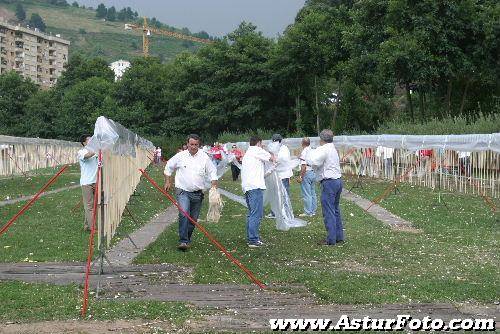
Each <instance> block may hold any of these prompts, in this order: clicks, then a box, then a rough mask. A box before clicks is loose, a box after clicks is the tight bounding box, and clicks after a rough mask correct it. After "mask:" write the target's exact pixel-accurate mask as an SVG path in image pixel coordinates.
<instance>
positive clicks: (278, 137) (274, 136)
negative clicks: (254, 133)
mask: <svg viewBox="0 0 500 334" xmlns="http://www.w3.org/2000/svg"><path fill="white" fill-rule="evenodd" d="M282 140H283V137H282V136H281V135H280V134H279V133H275V134H274V135H273V136H272V137H271V141H273V142H276V141H277V142H279V143H281V141H282Z"/></svg>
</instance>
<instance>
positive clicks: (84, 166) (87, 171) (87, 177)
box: [77, 148, 98, 186]
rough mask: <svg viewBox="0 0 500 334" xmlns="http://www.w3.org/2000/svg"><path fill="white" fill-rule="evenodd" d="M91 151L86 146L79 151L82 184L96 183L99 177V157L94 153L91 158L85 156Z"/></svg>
mask: <svg viewBox="0 0 500 334" xmlns="http://www.w3.org/2000/svg"><path fill="white" fill-rule="evenodd" d="M89 152H90V151H89V150H88V149H86V148H82V149H81V150H80V151H78V154H77V155H78V162H79V163H80V185H81V186H87V185H89V184H94V183H95V182H96V179H97V164H98V157H97V154H94V155H93V156H91V157H90V158H85V154H87V153H89Z"/></svg>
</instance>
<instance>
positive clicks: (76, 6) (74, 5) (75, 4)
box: [71, 1, 80, 8]
mask: <svg viewBox="0 0 500 334" xmlns="http://www.w3.org/2000/svg"><path fill="white" fill-rule="evenodd" d="M71 6H73V7H75V8H78V7H80V6H79V5H78V2H76V1H74V2H73V3H72V4H71Z"/></svg>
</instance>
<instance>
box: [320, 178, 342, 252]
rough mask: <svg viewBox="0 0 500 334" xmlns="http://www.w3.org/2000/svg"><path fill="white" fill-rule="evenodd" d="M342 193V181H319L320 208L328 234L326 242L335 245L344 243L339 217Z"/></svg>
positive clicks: (340, 218)
mask: <svg viewBox="0 0 500 334" xmlns="http://www.w3.org/2000/svg"><path fill="white" fill-rule="evenodd" d="M341 193H342V179H326V180H323V181H321V207H322V209H323V218H324V220H325V228H326V231H327V233H328V235H327V238H326V241H327V243H328V244H330V245H335V244H336V243H337V242H339V241H344V230H343V225H342V217H341V215H340V194H341Z"/></svg>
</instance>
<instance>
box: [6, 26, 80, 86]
mask: <svg viewBox="0 0 500 334" xmlns="http://www.w3.org/2000/svg"><path fill="white" fill-rule="evenodd" d="M69 44H70V42H69V41H67V40H65V39H62V38H60V36H58V35H56V36H51V35H47V34H44V33H42V32H40V31H38V30H36V29H35V30H31V29H28V28H25V27H21V26H14V25H11V24H8V23H5V22H1V21H0V74H3V73H6V72H8V71H16V72H18V73H19V74H21V75H22V76H23V77H25V78H30V79H31V80H33V82H36V83H37V84H39V85H40V86H42V87H43V88H49V87H52V86H53V85H54V84H55V83H56V82H57V79H58V78H59V77H60V76H61V73H62V72H63V70H64V65H65V64H66V63H67V61H68V48H69Z"/></svg>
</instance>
